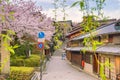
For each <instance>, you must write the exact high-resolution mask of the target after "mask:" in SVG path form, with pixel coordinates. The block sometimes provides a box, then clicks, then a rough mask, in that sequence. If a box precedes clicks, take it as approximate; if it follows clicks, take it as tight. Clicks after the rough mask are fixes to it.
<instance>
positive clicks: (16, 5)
mask: <svg viewBox="0 0 120 80" xmlns="http://www.w3.org/2000/svg"><path fill="white" fill-rule="evenodd" d="M2 6H4V11H0V14H1V15H2V19H1V20H2V22H1V23H0V25H1V26H0V27H1V29H0V30H2V29H10V30H13V31H15V32H16V33H17V36H18V37H19V38H21V37H22V36H23V34H25V33H28V34H30V35H33V36H35V38H37V34H38V32H40V31H44V32H45V35H46V39H47V40H50V39H51V36H52V35H53V33H54V27H53V26H52V22H53V21H52V19H51V18H50V17H47V16H46V15H45V14H42V13H41V11H42V8H41V7H38V6H36V5H35V3H34V2H32V1H23V0H13V1H12V3H10V2H9V3H4V1H3V3H2Z"/></svg>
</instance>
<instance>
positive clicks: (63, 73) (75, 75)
mask: <svg viewBox="0 0 120 80" xmlns="http://www.w3.org/2000/svg"><path fill="white" fill-rule="evenodd" d="M42 80H98V79H96V78H94V77H92V76H90V75H89V74H86V73H84V72H82V71H79V70H77V69H75V68H73V67H72V66H71V64H69V63H68V62H67V61H66V60H61V57H60V56H52V59H51V60H50V62H49V63H48V65H47V70H46V73H45V74H43V79H42Z"/></svg>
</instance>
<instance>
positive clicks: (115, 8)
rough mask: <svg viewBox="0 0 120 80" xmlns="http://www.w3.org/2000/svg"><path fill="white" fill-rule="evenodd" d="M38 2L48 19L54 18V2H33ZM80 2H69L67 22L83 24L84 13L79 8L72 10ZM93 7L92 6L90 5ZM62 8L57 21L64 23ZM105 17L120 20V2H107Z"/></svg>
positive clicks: (73, 0) (46, 0)
mask: <svg viewBox="0 0 120 80" xmlns="http://www.w3.org/2000/svg"><path fill="white" fill-rule="evenodd" d="M33 1H34V2H36V5H37V6H41V7H42V8H43V10H42V13H44V14H46V15H47V16H48V17H51V18H54V12H53V10H54V6H53V4H52V3H53V1H54V0H33ZM75 1H78V0H67V8H66V13H67V16H66V20H72V21H73V22H81V21H82V16H83V15H82V12H81V11H80V10H79V8H78V7H73V8H70V6H71V5H72V3H73V2H75ZM90 5H92V4H90ZM61 9H62V8H58V11H57V15H58V17H57V20H58V21H62V17H63V13H62V12H61ZM103 12H104V16H106V17H109V18H110V19H112V18H116V19H120V0H106V2H105V5H104V8H103Z"/></svg>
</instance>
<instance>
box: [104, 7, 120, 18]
mask: <svg viewBox="0 0 120 80" xmlns="http://www.w3.org/2000/svg"><path fill="white" fill-rule="evenodd" d="M104 15H105V16H107V17H109V18H116V19H120V10H119V9H117V10H114V11H104Z"/></svg>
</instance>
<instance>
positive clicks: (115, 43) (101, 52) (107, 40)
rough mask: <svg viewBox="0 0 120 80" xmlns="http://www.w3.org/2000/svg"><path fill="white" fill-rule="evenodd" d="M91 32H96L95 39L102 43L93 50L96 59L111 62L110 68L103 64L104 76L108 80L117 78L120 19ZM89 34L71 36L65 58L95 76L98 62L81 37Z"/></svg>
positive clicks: (119, 70)
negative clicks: (84, 51)
mask: <svg viewBox="0 0 120 80" xmlns="http://www.w3.org/2000/svg"><path fill="white" fill-rule="evenodd" d="M93 33H97V34H96V40H98V41H99V42H103V44H104V45H102V46H98V47H97V50H96V51H95V54H96V55H97V56H96V57H97V59H98V60H99V61H100V62H102V63H105V62H106V61H107V62H108V63H110V64H112V67H111V68H108V66H107V65H105V66H104V74H105V76H106V77H107V78H108V79H110V80H117V78H118V76H119V75H120V21H119V20H118V21H117V22H113V23H109V24H107V25H103V26H101V27H99V28H97V30H96V31H95V32H93ZM89 36H90V34H89V33H88V34H82V35H80V36H77V37H75V38H73V39H72V40H71V43H72V44H71V45H70V46H68V47H67V48H66V51H67V58H68V60H69V61H70V62H71V63H72V64H74V65H77V66H78V67H80V68H81V69H83V70H84V71H86V72H88V73H90V74H92V75H95V76H97V75H99V73H100V64H99V63H98V61H97V60H96V57H95V55H94V53H93V50H92V48H87V47H84V44H83V43H82V41H83V39H84V38H85V37H89ZM75 44H76V45H75ZM73 45H74V46H73ZM84 49H85V50H86V53H85V54H84V53H83V50H84ZM109 67H110V66H109ZM118 80H119V79H118Z"/></svg>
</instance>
